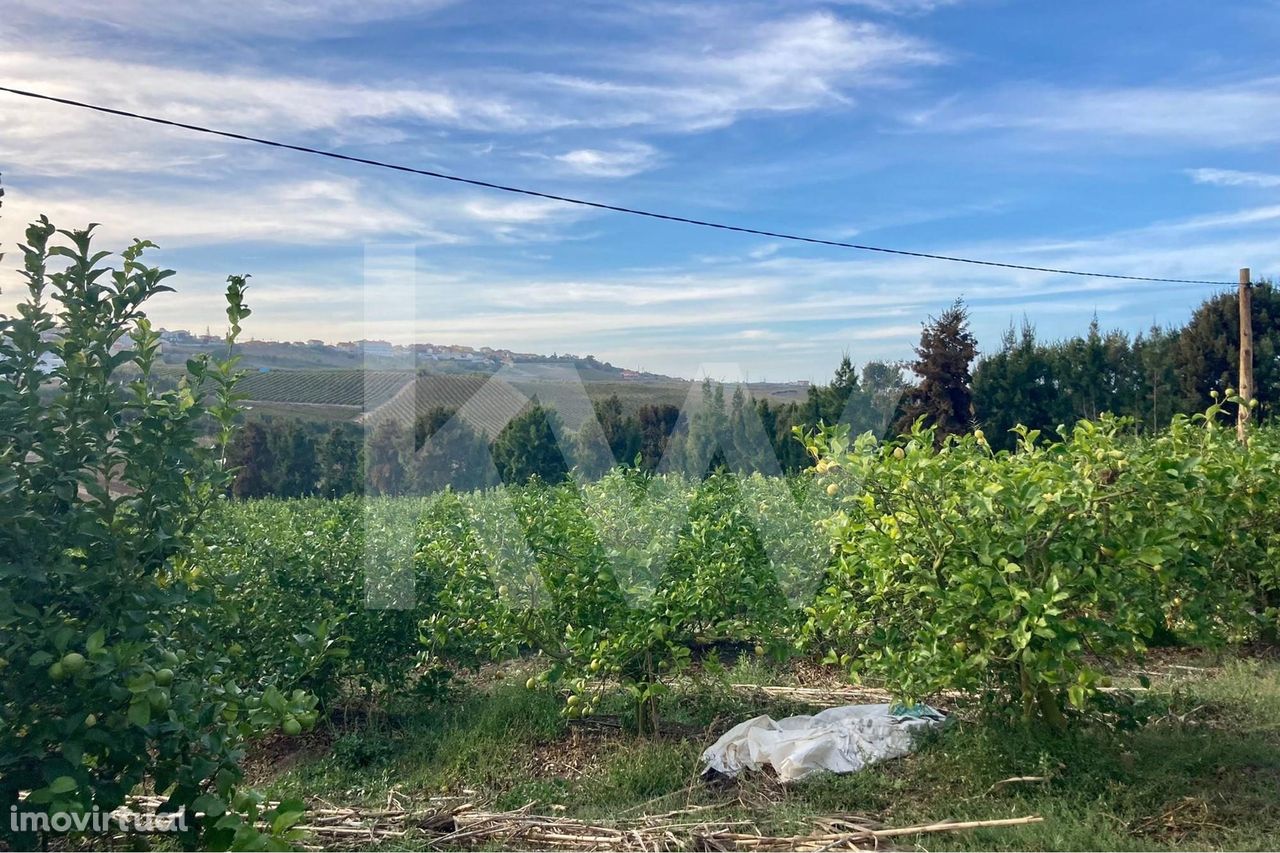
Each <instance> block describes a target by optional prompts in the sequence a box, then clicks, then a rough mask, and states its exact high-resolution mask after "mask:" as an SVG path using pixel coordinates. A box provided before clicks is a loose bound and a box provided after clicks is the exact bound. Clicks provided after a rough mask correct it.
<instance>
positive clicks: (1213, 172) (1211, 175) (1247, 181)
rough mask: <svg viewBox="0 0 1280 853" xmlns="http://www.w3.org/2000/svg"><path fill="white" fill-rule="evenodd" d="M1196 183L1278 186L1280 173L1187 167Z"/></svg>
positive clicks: (1228, 185)
mask: <svg viewBox="0 0 1280 853" xmlns="http://www.w3.org/2000/svg"><path fill="white" fill-rule="evenodd" d="M1187 174H1188V175H1190V176H1191V180H1193V181H1195V182H1196V183H1197V184H1214V185H1216V186H1220V187H1265V188H1271V187H1280V175H1273V174H1269V173H1267V172H1238V171H1236V170H1235V169H1188V170H1187Z"/></svg>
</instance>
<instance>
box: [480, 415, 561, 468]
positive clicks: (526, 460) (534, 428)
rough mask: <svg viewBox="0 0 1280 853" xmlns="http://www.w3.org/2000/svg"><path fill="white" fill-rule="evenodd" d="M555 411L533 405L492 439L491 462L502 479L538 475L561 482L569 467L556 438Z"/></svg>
mask: <svg viewBox="0 0 1280 853" xmlns="http://www.w3.org/2000/svg"><path fill="white" fill-rule="evenodd" d="M556 419H557V416H556V413H555V412H553V411H550V410H549V409H544V408H542V407H541V406H538V405H535V406H533V407H532V408H530V409H529V410H527V411H525V412H524V413H522V414H520V415H518V416H516V417H515V418H514V419H512V421H511V423H509V424H507V426H506V427H505V428H504V429H503V430H502V432H501V433H499V435H498V438H497V439H496V440H495V441H494V443H493V462H494V465H496V466H497V469H498V473H499V475H501V477H502V481H503V482H504V483H523V482H526V481H527V480H529V479H530V478H531V477H534V476H536V477H538V478H539V479H541V480H544V481H545V482H548V483H559V482H562V481H563V480H564V479H565V477H566V476H568V473H569V468H568V466H567V465H566V464H565V460H564V455H563V454H562V453H561V452H560V446H559V444H558V443H557V441H556V432H557V427H558V423H557V420H556Z"/></svg>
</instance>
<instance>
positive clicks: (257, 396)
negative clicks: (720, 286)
mask: <svg viewBox="0 0 1280 853" xmlns="http://www.w3.org/2000/svg"><path fill="white" fill-rule="evenodd" d="M577 376H578V377H579V378H580V379H581V381H582V382H583V383H584V385H585V388H586V392H587V396H588V397H589V398H590V399H591V400H593V401H598V400H604V399H607V398H609V397H611V396H617V397H618V399H619V400H620V401H621V403H622V407H623V410H624V411H626V412H627V413H632V412H634V411H636V410H637V409H639V408H640V407H641V406H644V405H649V404H670V405H673V406H682V405H683V404H684V402H685V400H686V399H688V397H689V394H690V392H691V391H692V390H693V389H694V384H693V383H691V382H688V381H684V380H679V379H670V378H666V377H662V378H651V377H639V376H636V377H634V378H628V379H620V378H618V377H617V376H616V375H615V374H614V373H612V372H610V371H603V370H600V371H597V370H591V369H582V370H579V371H578V372H577ZM491 378H492V373H478V372H472V373H436V372H428V371H413V370H372V371H362V370H350V369H333V370H324V369H311V370H291V369H283V370H266V369H261V368H260V369H259V370H258V372H254V373H250V374H249V375H247V376H246V377H245V378H244V380H243V381H242V382H241V385H240V391H241V393H243V394H244V395H245V396H246V398H247V407H248V410H249V412H250V415H251V416H256V417H261V416H267V415H270V416H273V417H279V416H285V417H289V416H292V417H299V418H305V419H307V420H321V421H325V420H334V421H350V420H358V421H360V422H361V423H365V424H370V425H371V424H376V423H377V422H378V421H380V420H382V419H385V418H387V417H391V416H395V417H396V418H397V419H399V420H402V421H404V420H410V419H413V418H415V417H416V416H419V415H423V414H425V413H427V412H429V411H430V410H432V409H434V408H438V407H440V408H446V409H458V410H461V411H462V414H463V416H464V418H465V419H466V420H467V421H469V422H470V423H471V425H472V426H473V427H475V428H476V429H477V430H479V431H480V432H483V433H485V434H486V435H489V436H490V437H493V436H495V435H496V434H497V433H498V431H500V430H501V429H502V427H503V425H505V424H506V422H507V421H508V420H509V419H510V418H511V417H512V416H514V415H515V414H518V413H519V412H520V411H521V410H522V409H523V408H524V406H525V405H526V402H525V398H526V397H528V396H531V395H533V394H535V393H538V394H540V396H542V398H543V399H544V400H545V399H547V398H556V397H557V393H558V392H559V391H563V390H564V389H563V388H560V389H557V388H556V387H554V386H555V385H557V384H558V383H556V382H555V381H553V380H546V381H534V382H532V383H530V384H527V385H524V386H523V390H524V392H525V393H524V394H521V393H520V392H518V391H516V390H514V389H511V388H509V387H506V386H505V384H504V383H492V384H489V380H490V379H491ZM749 387H750V389H751V392H752V395H753V396H756V397H768V398H770V399H773V400H775V401H791V400H796V399H803V397H804V395H805V393H806V389H805V387H804V386H803V385H796V384H773V383H753V384H751V385H750V386H749ZM481 389H484V390H483V392H482V390H481Z"/></svg>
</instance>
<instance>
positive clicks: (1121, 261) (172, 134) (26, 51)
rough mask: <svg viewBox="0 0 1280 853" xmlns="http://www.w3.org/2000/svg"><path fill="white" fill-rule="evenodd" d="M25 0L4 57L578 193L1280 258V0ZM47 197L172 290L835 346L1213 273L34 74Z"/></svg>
mask: <svg viewBox="0 0 1280 853" xmlns="http://www.w3.org/2000/svg"><path fill="white" fill-rule="evenodd" d="M176 5H177V4H172V3H168V2H159V0H118V2H113V3H109V4H103V3H100V2H89V0H66V2H61V3H58V4H50V3H47V2H45V0H39V1H38V2H37V0H6V3H5V14H4V16H3V18H0V43H2V44H4V45H5V50H4V51H3V52H2V53H0V81H3V84H4V85H10V86H16V87H19V88H29V89H35V90H39V91H44V92H49V93H52V94H56V95H61V96H64V97H71V98H76V99H83V100H90V101H95V102H100V103H104V104H107V105H112V106H119V107H124V108H129V109H135V110H138V111H141V112H148V113H153V114H157V115H163V116H168V117H172V118H176V119H179V120H183V121H189V122H194V123H198V124H209V125H214V126H218V127H223V128H227V129H230V130H236V131H241V132H246V133H251V134H257V135H263V136H269V137H274V138H279V139H283V140H287V141H291V142H297V143H301V144H309V145H315V146H320V147H328V148H333V149H335V150H339V151H342V152H344V153H350V154H355V155H360V156H365V157H373V158H378V159H384V160H392V161H398V162H403V163H408V164H413V165H417V166H421V167H423V168H429V169H436V170H441V171H448V172H455V173H459V174H465V175H470V176H474V177H479V178H483V179H489V180H495V181H500V182H507V183H514V184H520V185H526V186H529V187H534V188H537V189H542V190H546V191H550V192H556V193H563V194H569V195H579V196H583V197H588V198H593V199H599V200H601V201H606V202H610V203H614V204H623V205H631V206H637V207H645V208H651V209H658V210H664V211H669V212H675V213H679V214H683V215H687V216H692V217H698V218H708V219H718V220H723V221H728V222H733V223H738V224H743V225H748V226H752V227H757V228H766V229H779V230H786V231H792V232H801V233H807V234H812V235H815V236H820V237H828V238H834V239H847V240H854V241H855V242H862V243H871V244H877V245H888V246H894V247H900V248H905V249H914V250H925V251H934V252H942V253H947V254H961V255H971V256H979V257H986V258H991V259H996V260H1006V261H1011V262H1015V263H1024V264H1035V265H1044V266H1055V267H1058V266H1066V267H1073V268H1085V269H1098V270H1104V271H1111V272H1117V273H1124V274H1135V275H1150V276H1167V277H1178V278H1211V279H1215V280H1216V279H1223V280H1233V279H1234V277H1235V271H1236V269H1237V267H1239V266H1251V267H1252V268H1253V269H1254V271H1255V276H1257V275H1260V274H1261V275H1265V274H1270V273H1273V272H1275V271H1277V270H1280V239H1277V236H1278V235H1277V225H1280V156H1278V155H1280V52H1278V51H1276V50H1275V46H1276V45H1277V44H1280V2H1276V0H1257V2H1238V3H1216V4H1209V3H1205V2H1202V0H1200V1H1199V2H1147V0H1126V2H1120V3H1117V2H1076V3H1050V2H1028V1H1027V0H1024V2H1013V1H1012V0H1009V2H997V0H953V2H945V0H861V2H843V3H840V2H829V3H812V4H811V3H806V2H790V3H785V4H763V3H751V2H736V3H733V2H724V3H719V2H706V3H704V2H690V3H667V2H648V0H637V2H626V0H623V2H610V3H594V2H578V3H572V4H568V3H566V4H556V5H553V4H540V3H514V2H513V3H498V2H491V3H465V2H448V0H420V2H419V1H417V0H370V1H369V2H352V0H310V2H290V0H275V2H271V3H260V2H251V1H250V0H230V2H224V3H219V4H212V3H209V4H197V3H193V4H188V6H189V7H188V8H185V9H175V8H172V7H173V6H176ZM0 170H2V171H3V172H4V180H5V184H6V186H7V187H8V197H7V199H6V201H7V204H6V206H5V208H4V211H3V213H4V216H3V219H0V242H2V243H3V244H4V246H5V247H6V248H7V249H9V250H10V252H9V254H8V257H7V258H6V260H5V263H4V267H5V272H4V273H2V274H0V287H3V293H0V311H7V310H10V309H11V307H12V305H13V304H14V302H15V301H16V297H17V293H16V289H17V288H16V286H15V285H16V278H15V276H14V274H13V272H12V268H13V266H14V261H15V259H16V255H15V254H13V253H12V251H11V250H12V247H13V245H14V243H15V242H17V240H18V238H19V235H20V231H21V226H22V223H23V222H24V221H26V220H29V219H31V218H33V217H34V216H35V215H37V214H39V213H41V212H45V213H48V214H49V215H50V217H51V218H53V219H54V221H55V222H57V223H58V224H60V225H63V226H73V225H75V226H78V225H83V224H84V223H86V222H88V221H97V222H101V223H103V228H102V234H103V238H104V245H106V246H110V247H112V248H117V247H119V246H121V245H123V241H125V240H126V239H127V238H130V237H133V236H142V237H149V238H151V239H153V240H155V241H156V242H157V243H159V244H160V245H161V247H162V250H161V251H159V252H157V253H156V254H155V255H154V260H156V261H157V262H161V263H164V264H166V265H168V266H172V267H174V268H176V269H178V270H179V273H180V275H179V277H178V278H177V279H176V282H177V287H178V293H177V294H172V295H168V296H165V297H164V298H162V299H160V300H158V301H157V302H156V304H155V306H154V308H153V310H152V312H151V313H152V316H153V318H154V319H155V320H156V321H157V322H158V323H161V324H164V325H168V326H170V327H179V326H185V327H189V328H203V327H204V326H205V325H212V326H213V327H215V328H217V327H218V325H219V320H220V319H221V318H222V312H221V308H220V305H219V299H220V291H221V282H222V280H223V279H224V278H225V276H226V275H227V274H228V273H233V272H249V273H252V274H253V276H254V279H253V288H252V290H251V300H250V302H251V305H252V306H253V307H254V309H255V313H254V316H253V318H252V319H251V321H250V329H249V331H250V332H251V333H252V334H254V335H256V336H258V337H262V338H283V339H303V338H311V337H320V338H324V339H327V340H340V339H350V338H358V337H383V338H389V339H392V340H395V341H397V342H403V343H408V342H411V341H415V340H416V341H431V342H434V343H461V344H469V345H472V346H484V345H489V346H495V347H509V348H513V349H519V350H530V351H540V352H552V351H556V352H576V353H579V354H586V353H592V354H595V355H596V356H598V357H600V358H603V359H607V360H610V361H613V362H614V363H617V364H620V365H624V366H630V367H640V368H644V369H648V370H655V371H661V372H666V373H670V374H674V375H682V376H692V375H695V373H696V372H697V371H698V369H699V367H700V366H701V365H708V364H733V365H738V366H740V368H741V369H742V370H743V371H745V372H746V373H747V374H748V375H749V376H751V377H752V378H755V379H770V380H782V379H795V378H804V379H821V378H825V377H826V376H828V375H829V374H830V372H831V370H832V369H833V367H834V366H835V364H836V362H837V361H838V360H839V357H840V355H841V353H843V352H846V351H847V352H849V353H850V355H851V356H852V357H853V358H854V360H855V361H857V362H862V361H865V360H867V359H870V358H903V357H907V356H909V354H910V351H911V345H912V344H913V343H914V342H915V341H916V340H917V338H918V333H919V324H920V321H921V320H922V319H924V318H925V317H927V316H928V315H929V314H931V313H936V312H937V311H938V310H940V309H941V308H942V307H944V306H945V305H947V304H948V303H949V302H950V301H951V300H952V299H954V298H955V297H957V296H964V297H965V298H966V299H967V300H968V302H969V304H970V307H971V310H972V314H973V324H974V328H975V330H976V331H977V333H978V335H979V339H980V342H981V344H982V345H983V346H984V348H991V347H994V346H996V345H997V344H998V341H999V336H1000V333H1001V331H1002V330H1003V329H1004V328H1006V327H1007V326H1008V325H1009V323H1010V322H1011V321H1020V320H1021V318H1022V317H1023V316H1024V315H1025V316H1027V317H1028V318H1029V319H1030V320H1031V321H1032V322H1033V323H1035V324H1036V326H1037V328H1038V329H1039V331H1040V332H1041V333H1042V334H1043V335H1044V336H1047V337H1055V336H1059V335H1064V334H1070V333H1074V332H1077V331H1080V330H1083V329H1084V328H1085V327H1086V325H1087V324H1088V322H1089V320H1090V318H1091V316H1092V315H1093V314H1094V313H1095V312H1096V313H1097V315H1098V317H1099V319H1100V321H1101V322H1102V324H1103V325H1104V326H1107V327H1122V328H1126V329H1129V330H1134V331H1136V330H1139V329H1142V328H1145V327H1148V326H1150V325H1151V324H1152V323H1153V322H1157V323H1162V324H1166V323H1178V322H1181V321H1183V320H1184V319H1185V318H1186V316H1187V315H1188V314H1189V312H1190V310H1191V308H1192V307H1193V306H1194V305H1195V304H1197V303H1198V302H1199V301H1200V300H1201V299H1202V298H1203V297H1204V296H1205V295H1207V294H1208V293H1211V292H1213V289H1212V288H1204V287H1188V286H1178V285H1155V284H1133V283H1125V282H1110V281H1105V280H1091V279H1074V278H1064V277H1060V276H1052V275H1043V274H1037V273H1023V272H1013V271H1000V270H991V269H983V268H971V267H964V266H955V265H947V264H940V263H936V262H930V261H923V260H913V259H907V258H893V257H885V256H878V255H865V254H862V253H858V252H852V251H847V250H841V249H833V248H821V247H813V246H802V245H793V244H780V243H778V242H776V241H771V240H767V239H762V238H754V237H744V236H740V235H733V234H724V233H718V232H710V231H705V230H700V229H694V228H688V227H682V226H674V225H669V224H664V223H659V222H650V221H645V220H638V219H634V218H629V217H621V216H616V215H613V214H606V213H598V212H590V211H585V210H582V209H575V208H572V207H564V206H561V205H557V204H555V203H551V202H542V201H538V200H535V199H528V198H521V197H516V196H507V195H502V194H494V193H488V192H484V191H481V190H476V189H468V188H464V187H457V186H452V185H448V184H442V183H440V182H435V181H431V180H428V179H425V178H416V177H413V176H406V175H400V174H395V173H387V172H379V171H376V170H371V169H368V168H364V167H359V166H354V165H344V164H339V163H334V162H330V161H324V160H319V159H316V158H310V157H307V156H303V155H298V154H291V153H287V152H279V151H272V150H268V149H264V148H259V147H254V146H246V145H243V144H237V143H233V142H229V141H219V140H216V139H212V138H208V137H201V136H195V135H192V134H188V133H183V132H179V131H172V130H166V129H163V128H157V127H152V126H147V125H139V124H133V123H129V122H124V121H122V120H119V119H113V118H109V117H102V116H95V115H91V114H86V113H83V112H78V111H74V110H70V109H68V108H66V107H61V106H57V105H52V104H41V103H35V102H31V101H25V100H21V99H18V98H15V97H13V96H10V95H4V94H0Z"/></svg>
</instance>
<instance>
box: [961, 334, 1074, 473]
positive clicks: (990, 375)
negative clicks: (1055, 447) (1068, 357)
mask: <svg viewBox="0 0 1280 853" xmlns="http://www.w3.org/2000/svg"><path fill="white" fill-rule="evenodd" d="M1056 363H1057V361H1056V360H1055V359H1054V358H1053V356H1052V352H1051V351H1050V350H1049V349H1048V348H1046V347H1044V346H1041V345H1040V344H1038V343H1037V342H1036V331H1035V327H1034V326H1032V325H1031V324H1030V322H1028V321H1026V320H1023V323H1022V329H1021V331H1020V332H1016V333H1015V331H1014V329H1013V327H1012V326H1010V327H1009V329H1008V330H1007V331H1006V332H1005V333H1004V337H1003V339H1002V341H1001V348H1000V350H999V352H996V353H994V354H992V355H989V356H985V357H984V358H983V359H982V360H981V361H980V362H978V366H977V367H976V368H975V369H974V371H973V410H974V417H975V419H976V420H977V422H978V424H979V425H980V426H981V427H982V429H983V431H984V432H985V433H986V434H987V440H988V441H989V442H990V443H991V446H992V447H994V448H996V449H997V450H1001V449H1010V448H1012V447H1014V445H1015V444H1016V442H1017V436H1016V435H1014V434H1013V433H1012V432H1011V430H1012V429H1013V428H1014V427H1015V426H1016V425H1018V424H1023V425H1025V426H1029V427H1032V428H1033V429H1039V430H1042V431H1048V430H1053V429H1054V428H1055V427H1057V425H1058V424H1060V423H1063V422H1064V419H1065V418H1066V417H1067V412H1068V410H1069V405H1070V404H1069V402H1068V401H1067V400H1066V399H1065V398H1064V397H1063V395H1062V394H1061V393H1060V390H1059V383H1058V377H1057V376H1056V375H1055V372H1054V368H1055V364H1056Z"/></svg>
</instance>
